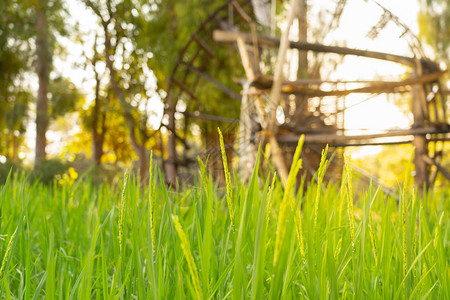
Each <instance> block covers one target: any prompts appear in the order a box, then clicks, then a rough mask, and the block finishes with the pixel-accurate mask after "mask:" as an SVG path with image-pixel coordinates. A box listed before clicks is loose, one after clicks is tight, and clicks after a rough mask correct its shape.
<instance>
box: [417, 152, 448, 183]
mask: <svg viewBox="0 0 450 300" xmlns="http://www.w3.org/2000/svg"><path fill="white" fill-rule="evenodd" d="M422 159H423V160H424V161H425V162H426V163H427V164H429V165H434V166H435V167H436V168H437V169H438V171H439V172H441V174H442V175H444V177H445V178H447V180H450V172H448V171H447V170H446V169H445V168H444V167H443V166H442V165H441V164H439V163H438V162H437V161H436V160H434V159H432V158H431V157H429V156H428V155H422Z"/></svg>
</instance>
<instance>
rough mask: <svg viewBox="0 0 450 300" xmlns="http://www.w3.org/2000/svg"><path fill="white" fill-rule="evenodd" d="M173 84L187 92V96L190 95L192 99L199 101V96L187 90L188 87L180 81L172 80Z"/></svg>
mask: <svg viewBox="0 0 450 300" xmlns="http://www.w3.org/2000/svg"><path fill="white" fill-rule="evenodd" d="M172 82H173V83H174V84H175V85H176V86H178V87H179V88H180V89H181V90H182V91H183V92H185V93H186V94H188V95H189V96H190V97H191V98H192V99H195V100H196V99H197V96H195V95H194V93H193V92H192V91H191V90H190V89H188V88H187V86H185V85H184V84H183V83H182V82H180V81H178V80H177V79H176V78H172Z"/></svg>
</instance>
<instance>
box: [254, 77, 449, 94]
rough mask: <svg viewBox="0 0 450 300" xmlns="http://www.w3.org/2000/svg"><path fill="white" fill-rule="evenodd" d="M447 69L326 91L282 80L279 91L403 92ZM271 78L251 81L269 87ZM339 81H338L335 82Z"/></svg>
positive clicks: (430, 79)
mask: <svg viewBox="0 0 450 300" xmlns="http://www.w3.org/2000/svg"><path fill="white" fill-rule="evenodd" d="M446 72H447V71H441V72H435V73H431V74H426V75H421V76H415V77H410V78H408V79H405V80H401V81H371V82H369V84H368V85H366V86H364V87H360V88H354V89H344V90H331V91H326V90H322V89H320V88H312V87H310V86H309V83H308V81H304V80H296V81H286V80H285V81H283V85H282V87H281V91H282V92H284V93H292V94H296V93H299V94H305V95H309V96H311V97H313V96H315V97H325V96H346V95H349V94H353V93H364V94H370V93H387V92H404V91H409V90H407V89H406V87H409V86H411V85H416V84H424V83H427V82H433V81H436V80H437V79H439V78H440V77H441V76H443V75H444V74H445V73H446ZM272 82H273V79H272V78H270V77H268V76H264V75H258V76H256V77H255V79H254V80H253V82H252V85H253V86H255V87H256V88H260V89H269V88H270V87H271V86H272ZM335 83H336V84H337V83H339V82H338V81H336V82H335Z"/></svg>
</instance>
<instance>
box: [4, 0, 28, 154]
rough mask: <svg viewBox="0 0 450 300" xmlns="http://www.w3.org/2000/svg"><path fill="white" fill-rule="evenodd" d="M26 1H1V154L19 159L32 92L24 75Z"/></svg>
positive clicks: (26, 49) (26, 50) (26, 56)
mask: <svg viewBox="0 0 450 300" xmlns="http://www.w3.org/2000/svg"><path fill="white" fill-rule="evenodd" d="M23 2H25V3H26V1H17V0H11V1H3V2H1V3H0V70H1V72H0V155H2V156H5V157H6V158H7V159H11V160H14V161H15V162H17V161H18V160H19V157H18V152H19V148H20V147H21V144H22V143H23V140H24V138H23V136H24V133H25V130H26V120H27V114H28V103H29V102H30V100H31V93H30V90H29V87H28V85H27V84H26V83H25V80H24V74H25V73H26V72H27V71H28V70H29V68H30V65H31V55H30V54H29V52H30V45H29V43H28V39H29V38H30V37H31V36H32V15H31V13H30V11H29V10H27V9H25V8H24V3H23Z"/></svg>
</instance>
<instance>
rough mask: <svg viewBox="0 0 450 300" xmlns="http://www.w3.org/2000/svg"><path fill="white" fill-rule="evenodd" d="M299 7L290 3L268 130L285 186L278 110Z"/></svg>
mask: <svg viewBox="0 0 450 300" xmlns="http://www.w3.org/2000/svg"><path fill="white" fill-rule="evenodd" d="M298 6H299V0H291V1H290V10H289V13H288V17H287V22H286V23H287V24H286V28H285V30H284V31H283V33H282V34H281V39H280V48H279V49H278V57H277V62H276V66H275V71H274V78H273V85H272V90H271V91H270V101H271V104H272V105H271V114H270V115H269V118H268V126H267V127H268V128H267V129H268V130H269V132H270V133H271V135H270V137H269V141H270V144H271V146H272V149H273V152H272V154H273V158H274V161H275V165H276V167H277V170H278V172H279V176H280V177H281V178H282V181H281V182H283V184H284V182H287V177H288V170H287V167H286V163H285V162H284V159H283V156H282V154H281V150H280V147H279V146H278V141H277V139H276V134H277V132H278V127H277V117H276V116H277V108H278V106H279V105H280V97H281V86H282V83H283V65H284V62H285V60H286V52H287V50H288V48H289V44H290V42H289V31H290V29H291V26H292V22H293V21H294V18H295V17H296V14H297V12H296V11H297V9H298Z"/></svg>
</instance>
